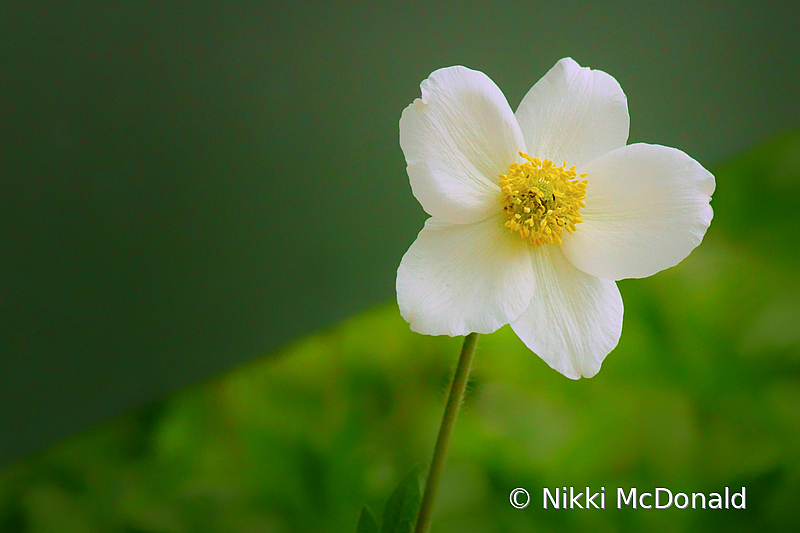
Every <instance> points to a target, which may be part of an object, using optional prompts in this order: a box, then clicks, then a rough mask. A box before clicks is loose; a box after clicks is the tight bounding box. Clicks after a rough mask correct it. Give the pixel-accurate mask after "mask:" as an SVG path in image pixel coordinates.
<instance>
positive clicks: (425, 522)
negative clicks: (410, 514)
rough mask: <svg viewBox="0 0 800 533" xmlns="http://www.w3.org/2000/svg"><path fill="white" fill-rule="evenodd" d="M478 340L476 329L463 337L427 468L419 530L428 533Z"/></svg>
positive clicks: (418, 519) (418, 524)
mask: <svg viewBox="0 0 800 533" xmlns="http://www.w3.org/2000/svg"><path fill="white" fill-rule="evenodd" d="M477 341H478V334H477V333H470V334H469V335H467V336H466V337H465V338H464V346H463V347H462V348H461V357H459V359H458V366H457V367H456V373H455V375H454V376H453V384H452V386H451V387H450V396H449V397H448V398H447V406H446V407H445V408H444V416H443V417H442V426H441V427H440V428H439V437H438V438H437V439H436V448H435V449H434V450H433V460H432V461H431V470H430V472H428V480H427V481H426V482H425V493H424V494H423V495H422V503H421V504H420V507H419V517H418V518H417V528H416V530H415V532H416V533H427V532H428V528H429V527H430V522H431V513H432V512H433V501H434V500H435V499H436V491H437V489H438V488H439V480H440V479H441V477H442V470H443V469H444V461H445V459H446V458H447V450H448V449H449V448H450V439H451V437H452V436H453V428H454V427H455V425H456V417H457V416H458V410H459V408H460V407H461V402H462V401H463V399H464V389H465V388H466V386H467V378H468V377H469V369H470V366H472V356H473V355H474V354H475V344H476V343H477Z"/></svg>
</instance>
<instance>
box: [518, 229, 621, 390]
mask: <svg viewBox="0 0 800 533" xmlns="http://www.w3.org/2000/svg"><path fill="white" fill-rule="evenodd" d="M531 259H532V261H533V271H534V273H535V275H536V289H535V292H534V296H533V299H532V300H531V304H530V306H529V307H528V309H526V310H525V312H524V313H522V314H521V315H520V316H519V318H517V319H516V320H515V321H513V322H512V323H511V327H512V328H513V329H514V331H515V332H516V334H517V335H519V338H520V339H522V342H524V343H525V345H526V346H528V348H530V349H531V350H532V351H533V352H534V353H536V355H538V356H539V357H541V358H542V359H543V360H544V362H546V363H547V364H548V365H550V366H551V367H552V368H553V369H555V370H557V371H559V372H561V373H562V374H564V375H565V376H567V377H568V378H571V379H578V378H580V377H581V376H583V377H587V378H590V377H592V376H594V375H595V374H597V372H599V371H600V365H601V364H602V362H603V359H605V357H606V355H608V353H609V352H611V350H613V349H614V347H615V346H616V345H617V342H619V337H620V334H621V333H622V297H621V296H620V294H619V290H618V289H617V284H616V283H614V282H613V281H611V280H607V279H599V278H596V277H594V276H590V275H588V274H586V273H584V272H581V271H580V270H578V269H577V268H575V267H573V266H572V265H571V264H570V263H569V261H567V259H566V258H565V257H564V254H563V252H562V251H561V249H560V248H559V247H558V246H555V245H547V244H546V245H544V246H537V247H532V248H531Z"/></svg>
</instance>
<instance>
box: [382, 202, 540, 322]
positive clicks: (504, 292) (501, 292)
mask: <svg viewBox="0 0 800 533" xmlns="http://www.w3.org/2000/svg"><path fill="white" fill-rule="evenodd" d="M503 220H504V219H503V217H502V215H496V216H494V217H491V218H489V219H486V220H483V221H481V222H477V223H475V224H447V223H445V222H441V221H439V220H436V219H434V218H430V219H428V221H427V222H426V223H425V227H424V228H423V229H422V231H421V232H420V233H419V236H418V237H417V240H416V241H414V244H412V245H411V248H409V250H408V252H406V254H405V255H404V256H403V260H402V261H401V262H400V268H398V269H397V302H398V304H399V305H400V314H401V315H403V318H405V319H406V321H407V322H408V323H409V324H411V329H412V330H414V331H416V332H417V333H424V334H427V335H450V336H455V335H466V334H468V333H471V332H477V333H491V332H493V331H495V330H496V329H498V328H499V327H501V326H503V325H504V324H508V323H509V322H510V321H512V320H514V319H515V318H517V316H518V315H519V314H520V313H521V312H522V311H523V310H524V309H525V307H527V305H528V303H529V302H530V299H531V296H532V295H533V272H532V271H531V260H530V255H529V253H528V250H527V248H528V244H527V243H526V242H525V241H523V240H522V239H520V238H519V237H517V236H516V235H513V234H511V233H510V232H509V231H508V230H507V229H506V228H504V227H503V226H502V224H503Z"/></svg>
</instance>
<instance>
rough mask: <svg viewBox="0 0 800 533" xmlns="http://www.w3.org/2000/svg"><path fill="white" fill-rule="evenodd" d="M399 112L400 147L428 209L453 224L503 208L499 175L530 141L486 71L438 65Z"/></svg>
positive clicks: (413, 183) (415, 188)
mask: <svg viewBox="0 0 800 533" xmlns="http://www.w3.org/2000/svg"><path fill="white" fill-rule="evenodd" d="M420 88H421V89H422V98H418V99H416V100H414V102H413V103H412V104H411V105H409V106H408V107H407V108H406V109H405V110H404V111H403V115H402V117H401V118H400V147H401V148H402V149H403V154H405V157H406V162H407V163H408V177H409V178H410V180H411V189H412V191H413V192H414V196H416V198H417V200H419V203H420V204H422V208H423V209H425V211H426V212H427V213H428V214H429V215H431V216H434V217H436V218H438V219H440V220H443V221H445V222H449V223H451V224H469V223H472V222H477V221H479V220H483V219H485V218H488V217H490V216H492V215H494V214H496V213H497V212H498V207H497V205H498V204H497V202H498V198H499V195H500V188H499V187H498V185H497V181H498V176H499V175H500V174H504V173H505V172H507V171H508V165H509V164H510V163H512V162H516V161H519V160H520V159H519V155H518V152H519V151H520V150H523V149H524V148H525V141H524V140H523V138H522V132H521V131H520V129H519V125H518V124H517V120H516V119H515V118H514V113H513V112H512V111H511V107H509V105H508V102H507V101H506V98H505V96H503V93H502V92H501V91H500V89H499V88H498V87H497V85H495V84H494V82H493V81H492V80H490V79H489V77H488V76H486V74H484V73H482V72H478V71H475V70H470V69H468V68H466V67H449V68H443V69H439V70H437V71H435V72H434V73H433V74H431V75H430V76H429V77H428V79H426V80H425V81H423V82H422V83H421V84H420Z"/></svg>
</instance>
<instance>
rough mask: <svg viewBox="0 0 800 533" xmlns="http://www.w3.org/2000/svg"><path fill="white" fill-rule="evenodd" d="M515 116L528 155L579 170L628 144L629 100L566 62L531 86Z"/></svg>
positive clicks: (608, 81)
mask: <svg viewBox="0 0 800 533" xmlns="http://www.w3.org/2000/svg"><path fill="white" fill-rule="evenodd" d="M516 116H517V120H518V121H519V125H520V128H522V133H523V135H524V136H525V143H526V145H527V147H528V150H529V151H528V153H529V154H530V155H532V156H533V157H539V158H541V159H550V160H551V161H553V162H554V163H556V164H557V165H561V164H562V163H563V162H564V161H566V162H567V165H568V166H573V165H574V166H577V167H579V168H578V169H579V170H580V167H581V166H582V165H584V164H586V163H588V162H589V161H591V160H592V159H594V158H596V157H598V156H601V155H603V154H604V153H606V152H610V151H611V150H613V149H615V148H619V147H621V146H625V143H626V142H627V141H628V126H629V123H630V119H629V117H628V100H627V98H626V97H625V93H623V92H622V88H621V87H620V86H619V83H617V80H615V79H614V78H612V77H611V76H609V75H608V74H606V73H605V72H602V71H600V70H592V69H590V68H588V67H581V66H580V65H578V64H577V63H576V62H575V61H574V60H572V59H571V58H565V59H562V60H561V61H559V62H558V63H556V64H555V66H554V67H553V68H551V69H550V71H549V72H548V73H547V74H545V75H544V77H543V78H542V79H540V80H539V81H538V82H536V85H534V86H533V87H532V88H531V90H530V91H528V94H526V95H525V98H523V99H522V102H521V103H520V104H519V108H518V109H517V113H516Z"/></svg>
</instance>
